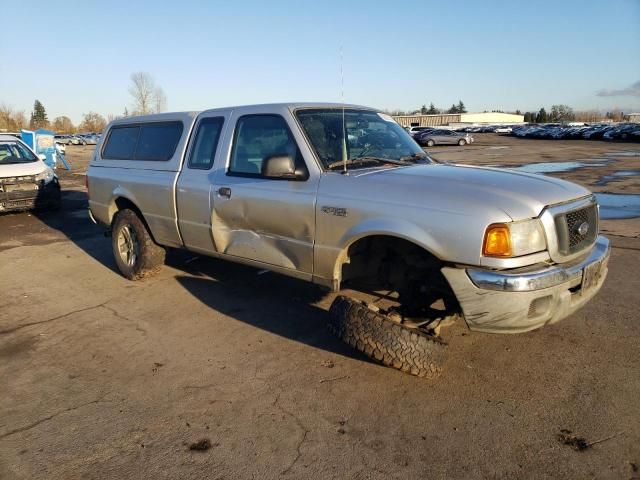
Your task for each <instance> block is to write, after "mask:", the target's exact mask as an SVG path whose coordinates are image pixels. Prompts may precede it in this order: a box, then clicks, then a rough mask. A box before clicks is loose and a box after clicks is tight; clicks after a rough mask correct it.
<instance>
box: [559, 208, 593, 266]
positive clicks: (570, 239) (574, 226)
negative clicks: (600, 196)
mask: <svg viewBox="0 0 640 480" xmlns="http://www.w3.org/2000/svg"><path fill="white" fill-rule="evenodd" d="M555 224H556V232H557V234H558V251H559V252H560V254H561V255H572V254H574V253H577V252H579V251H581V250H583V249H584V248H586V247H588V246H590V245H592V244H593V243H594V242H595V241H596V237H597V236H598V207H597V206H596V205H589V206H588V207H585V208H581V209H579V210H573V211H571V212H567V213H563V214H560V215H558V216H556V217H555ZM585 230H586V231H585Z"/></svg>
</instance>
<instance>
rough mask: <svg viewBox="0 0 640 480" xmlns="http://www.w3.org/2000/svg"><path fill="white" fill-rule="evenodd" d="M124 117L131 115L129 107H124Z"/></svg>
mask: <svg viewBox="0 0 640 480" xmlns="http://www.w3.org/2000/svg"><path fill="white" fill-rule="evenodd" d="M122 116H123V117H128V116H129V110H128V109H127V107H124V113H123V114H122Z"/></svg>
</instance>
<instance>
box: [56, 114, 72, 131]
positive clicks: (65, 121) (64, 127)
mask: <svg viewBox="0 0 640 480" xmlns="http://www.w3.org/2000/svg"><path fill="white" fill-rule="evenodd" d="M51 128H53V130H54V131H55V132H57V133H73V132H75V129H76V127H75V126H74V125H73V122H72V121H71V119H70V118H69V117H65V116H64V115H63V116H61V117H56V118H54V119H53V123H52V124H51Z"/></svg>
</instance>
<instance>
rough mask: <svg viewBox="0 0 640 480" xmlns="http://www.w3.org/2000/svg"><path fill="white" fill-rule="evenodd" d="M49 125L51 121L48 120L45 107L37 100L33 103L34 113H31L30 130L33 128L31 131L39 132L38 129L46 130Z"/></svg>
mask: <svg viewBox="0 0 640 480" xmlns="http://www.w3.org/2000/svg"><path fill="white" fill-rule="evenodd" d="M48 125H49V120H48V119H47V112H46V110H45V109H44V105H42V103H40V100H36V101H35V102H34V103H33V111H32V112H31V121H30V122H29V128H31V130H37V129H38V128H44V127H47V126H48Z"/></svg>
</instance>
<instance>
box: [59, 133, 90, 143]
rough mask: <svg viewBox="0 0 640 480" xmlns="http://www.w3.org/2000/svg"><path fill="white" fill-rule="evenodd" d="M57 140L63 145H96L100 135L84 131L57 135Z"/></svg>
mask: <svg viewBox="0 0 640 480" xmlns="http://www.w3.org/2000/svg"><path fill="white" fill-rule="evenodd" d="M54 139H55V142H56V143H59V144H61V145H96V144H97V143H98V140H100V135H99V134H96V133H83V134H76V135H56V136H55V137H54Z"/></svg>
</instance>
